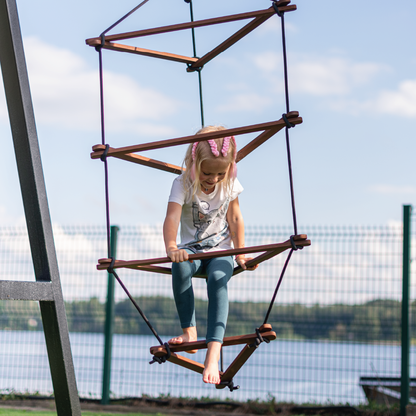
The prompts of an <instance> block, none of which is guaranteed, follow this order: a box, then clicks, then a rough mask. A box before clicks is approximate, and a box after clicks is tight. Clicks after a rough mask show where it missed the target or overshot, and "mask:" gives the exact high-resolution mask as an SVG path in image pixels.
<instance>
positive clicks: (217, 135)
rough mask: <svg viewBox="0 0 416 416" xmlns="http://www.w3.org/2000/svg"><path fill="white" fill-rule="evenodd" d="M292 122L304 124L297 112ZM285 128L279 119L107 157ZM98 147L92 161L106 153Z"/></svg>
mask: <svg viewBox="0 0 416 416" xmlns="http://www.w3.org/2000/svg"><path fill="white" fill-rule="evenodd" d="M288 118H289V117H288ZM290 122H291V123H293V124H300V123H302V118H301V117H299V113H298V112H297V111H294V112H291V113H290ZM285 126H286V124H285V122H284V120H283V119H279V120H276V121H271V122H268V123H261V124H253V125H250V126H243V127H234V128H231V129H226V130H220V131H213V132H209V133H201V134H194V135H192V136H185V137H178V138H174V139H168V140H160V141H157V142H150V143H143V144H137V145H134V146H126V147H119V148H111V149H109V150H108V153H107V155H108V156H115V155H121V154H130V153H135V152H142V151H146V150H154V149H162V148H166V147H172V146H179V145H182V144H189V143H194V142H200V141H207V140H210V139H218V138H221V137H226V136H239V135H241V134H247V133H254V132H257V131H262V130H270V129H276V128H279V127H280V129H282V128H283V127H285ZM97 146H102V145H96V146H94V147H93V152H92V153H91V158H92V159H99V158H100V157H101V155H102V154H103V152H104V151H103V150H102V148H101V147H97Z"/></svg>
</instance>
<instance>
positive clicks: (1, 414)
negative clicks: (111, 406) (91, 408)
mask: <svg viewBox="0 0 416 416" xmlns="http://www.w3.org/2000/svg"><path fill="white" fill-rule="evenodd" d="M56 414H57V413H56V412H55V411H53V410H20V409H0V416H6V415H7V416H56ZM82 416H163V414H162V413H152V414H151V415H150V414H145V413H108V412H98V413H97V412H82Z"/></svg>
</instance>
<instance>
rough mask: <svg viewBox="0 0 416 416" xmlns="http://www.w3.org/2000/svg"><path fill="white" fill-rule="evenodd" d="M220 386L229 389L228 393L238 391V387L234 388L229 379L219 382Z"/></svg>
mask: <svg viewBox="0 0 416 416" xmlns="http://www.w3.org/2000/svg"><path fill="white" fill-rule="evenodd" d="M220 385H221V386H226V387H228V388H229V389H230V391H234V390H238V389H239V388H240V386H235V385H234V381H233V380H232V379H231V380H230V381H221V382H220Z"/></svg>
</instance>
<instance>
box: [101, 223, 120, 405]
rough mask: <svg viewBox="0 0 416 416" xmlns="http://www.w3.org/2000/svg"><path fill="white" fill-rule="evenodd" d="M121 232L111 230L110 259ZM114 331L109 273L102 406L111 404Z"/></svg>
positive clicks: (112, 282) (115, 249)
mask: <svg viewBox="0 0 416 416" xmlns="http://www.w3.org/2000/svg"><path fill="white" fill-rule="evenodd" d="M119 230H120V228H119V227H117V226H116V225H112V226H111V228H110V247H111V253H110V257H114V258H115V257H116V253H117V233H118V231H119ZM113 330H114V276H113V274H112V273H108V284H107V304H106V309H105V327H104V362H103V390H102V396H101V404H109V403H110V383H111V355H112V354H111V351H112V347H113Z"/></svg>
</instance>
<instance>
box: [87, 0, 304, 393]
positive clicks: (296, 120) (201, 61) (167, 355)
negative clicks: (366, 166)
mask: <svg viewBox="0 0 416 416" xmlns="http://www.w3.org/2000/svg"><path fill="white" fill-rule="evenodd" d="M147 1H148V0H145V1H143V2H142V3H141V4H140V5H139V6H137V7H136V8H135V9H133V11H135V10H137V8H139V7H141V5H143V4H144V3H146V2H147ZM289 3H290V0H280V1H273V6H272V7H270V8H268V9H266V10H260V11H255V12H249V13H241V14H236V15H231V16H223V17H217V18H213V19H205V20H200V21H192V22H187V23H181V24H175V25H170V26H163V27H158V28H153V29H145V30H139V31H135V32H128V33H121V34H115V35H106V33H107V32H108V31H109V30H110V29H112V28H113V27H114V26H115V25H116V24H118V23H119V22H121V21H122V20H123V19H124V18H125V17H127V16H129V15H130V14H131V12H130V13H128V14H127V15H126V16H125V17H124V18H123V19H120V20H119V21H118V22H117V23H116V24H114V25H112V26H111V27H110V28H109V29H107V30H106V31H105V32H103V34H102V35H101V36H100V37H97V38H91V39H87V40H86V43H87V44H88V45H89V46H92V47H95V48H96V50H97V51H98V52H99V53H100V81H101V114H102V122H101V124H102V136H103V140H102V144H98V145H95V146H93V148H92V150H93V152H92V153H91V158H92V159H101V160H102V161H104V162H105V165H106V180H107V177H108V172H107V158H108V157H114V158H117V159H122V160H126V161H129V162H132V163H136V164H140V165H144V166H148V167H152V168H155V169H159V170H163V171H166V172H170V173H175V174H181V173H182V172H183V171H184V169H183V168H181V167H180V166H176V165H174V164H171V163H168V162H162V161H159V160H155V159H151V158H148V157H145V156H142V155H139V154H137V152H143V151H147V150H154V149H161V148H166V147H172V146H178V145H183V144H190V143H194V142H197V141H198V142H201V141H207V140H210V139H216V138H220V137H226V136H239V135H242V134H248V133H259V134H258V135H257V137H255V138H254V139H253V140H252V141H251V142H250V143H248V144H247V145H246V146H245V147H243V148H242V149H240V150H239V151H238V154H237V157H236V162H240V161H241V160H242V159H244V158H245V157H246V156H248V155H249V154H250V153H251V152H253V151H254V150H255V149H257V148H258V147H259V146H261V145H262V144H263V143H265V142H266V141H267V140H269V139H270V138H271V137H273V136H274V135H275V134H276V133H278V132H279V131H280V130H282V129H283V128H286V137H287V141H288V133H287V130H288V128H290V127H294V126H295V125H297V124H300V123H302V118H301V117H299V113H298V112H297V111H289V109H288V95H287V85H286V101H287V106H286V107H287V112H286V114H283V115H282V118H280V119H279V120H276V121H272V122H268V123H261V124H256V125H249V126H243V127H236V128H231V129H226V130H221V131H215V132H209V133H203V134H198V135H192V136H185V137H179V138H174V139H168V140H161V141H156V142H150V143H143V144H137V145H133V146H126V147H119V148H113V147H110V146H109V145H107V144H105V134H104V108H103V81H102V78H103V77H102V57H101V50H102V49H109V50H114V51H120V52H127V53H133V54H139V55H145V56H149V57H154V58H159V59H165V60H170V61H176V62H180V63H185V64H187V71H188V72H193V71H200V70H201V69H202V67H203V66H204V65H205V64H206V63H207V62H209V61H211V60H212V59H213V58H215V57H216V56H217V55H219V54H220V53H222V52H224V51H225V50H226V49H228V48H229V47H230V46H232V45H233V44H235V43H236V42H237V41H239V40H240V39H241V38H243V37H244V36H246V35H247V34H248V33H250V32H251V31H253V30H254V29H255V28H257V27H258V26H260V25H261V24H262V23H264V22H265V21H266V20H268V19H269V18H270V17H271V16H273V15H274V14H276V13H277V14H278V15H279V16H281V17H282V16H283V14H284V13H285V12H288V11H294V10H296V5H289ZM133 11H132V12H133ZM245 19H252V20H251V21H250V22H249V23H248V24H246V25H245V26H244V27H243V28H242V29H240V30H239V31H237V32H236V33H234V34H233V35H231V36H230V37H229V38H228V39H226V40H225V41H224V42H223V43H221V44H220V45H218V46H217V47H216V48H214V49H213V50H211V51H210V52H208V53H207V54H205V55H204V56H202V57H201V58H198V57H187V56H182V55H176V54H172V53H168V52H160V51H154V50H148V49H143V48H139V47H135V46H129V45H124V44H119V43H115V41H120V40H127V39H133V38H139V37H143V36H150V35H154V34H161V33H168V32H173V31H178V30H185V29H192V30H193V29H194V28H196V27H202V26H209V25H216V24H221V23H227V22H232V21H239V20H245ZM282 21H283V19H282ZM282 31H283V32H284V28H283V25H282ZM285 77H286V63H285ZM289 167H290V157H289ZM290 179H291V178H290ZM291 180H292V179H291ZM291 185H292V184H291ZM106 186H107V184H106ZM292 191H293V189H292ZM106 196H107V228H109V213H108V210H109V209H108V187H107V188H106ZM292 205H293V192H292ZM293 208H294V207H293ZM293 211H294V209H293ZM294 222H295V234H297V226H296V221H295V218H294ZM310 244H311V242H310V240H308V239H307V236H306V235H305V234H299V235H294V236H292V237H291V239H290V240H287V241H285V242H283V243H277V244H269V245H260V246H252V247H245V248H239V249H232V250H223V251H216V252H209V253H197V254H191V255H190V256H189V258H190V260H197V259H201V260H202V259H209V258H212V257H221V256H231V255H239V254H253V253H261V254H259V255H257V256H256V257H255V258H253V259H252V260H251V261H250V262H248V263H247V266H248V267H250V266H254V265H257V264H259V263H261V262H263V261H266V260H269V259H271V258H272V257H274V256H276V255H278V254H280V253H282V252H283V251H286V250H288V249H291V252H290V253H289V256H288V259H287V260H286V264H285V267H284V269H283V272H282V274H281V276H280V279H279V282H278V286H277V288H276V291H275V294H274V296H273V299H272V303H271V305H270V307H269V311H268V312H267V315H266V316H267V317H266V319H265V322H264V323H263V325H262V326H260V327H259V328H258V329H256V333H253V334H249V335H241V336H234V337H225V338H224V341H223V346H230V345H244V347H243V349H242V350H241V352H240V353H239V354H238V356H237V357H236V358H235V359H234V361H233V362H232V363H231V364H230V366H229V367H228V368H227V370H226V371H224V372H222V371H221V372H220V375H221V384H219V385H216V387H217V388H219V389H221V388H224V387H229V388H230V390H231V391H232V390H235V389H236V388H238V387H235V386H234V384H233V377H234V375H235V374H236V373H237V372H238V371H239V370H240V368H241V367H242V366H243V364H244V363H245V362H246V361H247V360H248V359H249V357H250V356H251V355H252V354H253V353H254V351H255V350H256V348H257V346H258V345H259V344H260V343H261V342H263V341H265V342H270V341H271V340H274V339H276V333H275V332H274V331H272V327H271V325H270V324H268V323H266V320H267V318H268V315H269V313H270V309H271V307H272V304H273V303H274V299H275V296H276V293H277V290H278V288H279V286H280V283H281V279H282V278H283V274H284V270H285V269H286V266H287V263H288V261H289V259H290V257H291V254H292V252H293V250H297V249H298V248H303V247H305V246H309V245H310ZM108 252H109V253H110V249H109V250H108ZM109 255H110V254H109ZM166 263H171V260H170V259H169V258H168V257H162V258H154V259H145V260H132V261H123V260H115V259H112V258H104V259H100V260H98V264H97V269H98V270H108V271H109V272H111V273H113V274H114V276H115V277H116V278H117V280H118V281H119V283H120V284H121V285H122V287H123V289H124V290H125V291H126V293H127V294H128V296H129V297H130V299H131V300H132V301H133V303H134V304H135V306H136V308H137V309H138V311H139V312H140V313H141V315H142V317H144V319H145V321H146V323H148V325H149V327H150V329H151V330H152V331H153V333H154V334H155V336H156V338H157V339H158V340H159V342H160V344H161V345H160V346H155V347H151V348H150V352H151V354H153V357H154V360H153V362H154V361H157V362H159V363H161V362H164V361H170V362H172V363H174V364H177V365H180V366H182V367H185V368H187V369H190V370H192V371H196V372H198V373H202V372H203V371H204V366H203V365H202V364H200V363H198V362H196V361H194V360H191V359H188V358H185V357H183V356H181V355H179V354H177V352H186V351H190V350H200V349H205V348H207V344H206V341H195V342H188V343H183V344H180V345H168V344H167V343H165V344H163V343H162V341H161V340H160V337H159V336H158V335H157V333H156V331H155V330H154V329H153V328H152V327H151V325H150V323H149V322H148V320H147V318H146V317H145V316H144V314H143V313H142V311H141V310H140V308H139V307H138V305H137V304H136V303H135V302H134V300H133V299H132V297H131V295H130V293H128V291H127V289H126V288H125V286H124V284H122V282H121V281H120V279H119V278H118V276H117V274H116V273H115V272H114V269H116V268H128V269H135V270H141V271H148V272H153V273H162V274H171V268H170V267H162V266H160V264H166ZM242 271H243V269H242V268H241V267H240V266H237V267H236V268H235V269H234V271H233V275H236V274H239V273H241V272H242ZM194 277H201V278H205V277H206V276H194Z"/></svg>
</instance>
